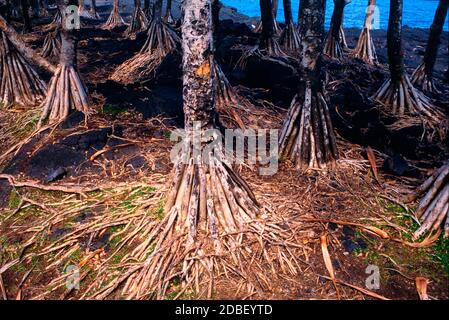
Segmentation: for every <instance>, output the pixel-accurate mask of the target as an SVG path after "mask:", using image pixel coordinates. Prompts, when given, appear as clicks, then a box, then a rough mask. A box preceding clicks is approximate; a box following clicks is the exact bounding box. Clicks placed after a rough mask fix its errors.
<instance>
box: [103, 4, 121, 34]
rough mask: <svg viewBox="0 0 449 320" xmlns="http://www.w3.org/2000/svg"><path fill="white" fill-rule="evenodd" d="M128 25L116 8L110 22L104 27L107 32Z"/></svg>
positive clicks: (109, 19)
mask: <svg viewBox="0 0 449 320" xmlns="http://www.w3.org/2000/svg"><path fill="white" fill-rule="evenodd" d="M126 25H127V24H126V23H125V21H124V20H123V18H122V17H121V16H120V12H119V11H118V9H117V10H115V8H113V9H112V11H111V14H110V15H109V18H108V20H107V21H106V23H105V24H104V25H103V26H102V28H103V29H105V30H112V29H115V28H118V27H121V26H126Z"/></svg>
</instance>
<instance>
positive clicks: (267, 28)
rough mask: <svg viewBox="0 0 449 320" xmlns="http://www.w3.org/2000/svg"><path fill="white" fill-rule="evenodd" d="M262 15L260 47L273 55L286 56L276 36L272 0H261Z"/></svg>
mask: <svg viewBox="0 0 449 320" xmlns="http://www.w3.org/2000/svg"><path fill="white" fill-rule="evenodd" d="M260 15H261V19H262V33H261V35H260V40H259V48H260V49H262V50H265V51H266V52H267V53H268V54H269V55H272V56H284V55H285V54H284V53H283V52H282V50H281V49H280V47H279V43H278V41H277V40H276V38H275V37H274V35H275V29H274V19H273V7H272V3H271V0H260Z"/></svg>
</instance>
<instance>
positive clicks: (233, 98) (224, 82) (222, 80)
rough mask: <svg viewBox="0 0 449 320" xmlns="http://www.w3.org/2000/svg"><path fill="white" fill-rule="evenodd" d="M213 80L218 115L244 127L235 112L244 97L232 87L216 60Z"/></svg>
mask: <svg viewBox="0 0 449 320" xmlns="http://www.w3.org/2000/svg"><path fill="white" fill-rule="evenodd" d="M213 67H214V68H213V71H214V74H213V75H214V80H215V83H216V86H217V87H216V90H215V94H216V98H215V104H216V109H217V111H218V113H219V114H220V116H224V117H226V118H227V119H229V120H230V121H231V122H232V123H233V124H234V125H237V126H238V127H239V128H240V129H244V128H245V124H244V123H243V121H242V118H241V117H240V116H239V114H238V113H237V111H236V109H237V108H239V107H240V106H241V105H242V102H243V101H245V99H242V98H241V97H240V96H239V95H238V94H237V93H236V92H235V91H234V88H232V86H231V84H230V83H229V81H228V79H227V78H226V75H225V74H224V73H223V71H222V70H221V68H220V66H219V64H218V63H217V62H214V63H213Z"/></svg>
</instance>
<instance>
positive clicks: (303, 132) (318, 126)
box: [279, 84, 338, 170]
mask: <svg viewBox="0 0 449 320" xmlns="http://www.w3.org/2000/svg"><path fill="white" fill-rule="evenodd" d="M302 99H303V100H302ZM302 99H301V98H300V97H299V96H296V97H295V98H294V99H293V101H292V104H291V106H290V109H289V111H288V115H287V118H286V120H285V122H284V125H283V127H282V130H281V134H280V140H279V141H280V145H279V150H280V158H281V159H284V160H285V159H289V160H291V161H292V162H293V163H295V164H296V166H297V168H298V169H301V170H308V169H318V170H320V169H327V168H333V167H335V163H336V160H337V159H338V151H337V145H336V139H335V134H334V129H333V126H332V121H331V118H330V114H329V110H328V107H327V103H326V100H325V99H324V96H323V94H322V93H321V92H317V91H316V90H315V89H313V88H312V86H311V85H310V84H306V89H305V95H304V98H302ZM301 100H302V101H301Z"/></svg>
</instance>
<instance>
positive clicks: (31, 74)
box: [0, 31, 46, 107]
mask: <svg viewBox="0 0 449 320" xmlns="http://www.w3.org/2000/svg"><path fill="white" fill-rule="evenodd" d="M0 36H1V40H0V41H1V43H0V104H2V105H4V106H8V105H12V104H20V105H23V106H27V107H31V106H33V105H35V104H37V103H39V102H40V101H42V99H43V97H44V96H45V90H46V85H45V83H44V82H43V81H42V80H41V79H40V77H39V75H38V74H37V73H36V72H35V71H34V69H33V68H32V67H31V66H30V64H29V63H28V62H27V61H26V60H25V58H24V57H23V55H22V54H21V53H20V52H19V51H18V50H17V49H16V48H15V47H14V45H13V44H12V43H11V42H10V41H9V39H8V38H7V36H6V34H5V33H4V32H2V31H0Z"/></svg>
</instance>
